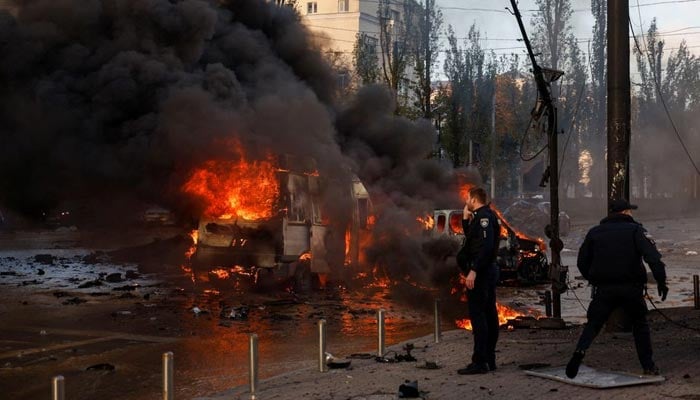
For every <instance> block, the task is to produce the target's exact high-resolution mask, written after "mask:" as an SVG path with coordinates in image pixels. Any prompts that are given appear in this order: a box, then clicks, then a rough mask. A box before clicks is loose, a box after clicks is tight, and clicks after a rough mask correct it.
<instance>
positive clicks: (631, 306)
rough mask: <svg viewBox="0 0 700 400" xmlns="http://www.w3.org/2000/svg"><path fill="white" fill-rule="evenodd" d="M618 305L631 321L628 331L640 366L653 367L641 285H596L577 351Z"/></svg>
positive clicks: (591, 340) (593, 336) (584, 347)
mask: <svg viewBox="0 0 700 400" xmlns="http://www.w3.org/2000/svg"><path fill="white" fill-rule="evenodd" d="M618 307H621V308H622V310H623V311H624V313H625V314H626V315H627V316H628V317H629V318H630V319H631V320H632V334H633V335H634V344H635V346H636V347H637V356H638V357H639V362H640V363H641V364H642V368H645V369H651V368H652V367H653V366H654V361H653V360H652V350H651V334H650V333H649V324H648V323H647V317H646V315H647V311H648V310H647V304H646V302H645V301H644V288H643V286H641V285H636V286H631V285H608V286H597V287H596V288H595V291H594V293H593V300H591V304H590V305H589V306H588V315H587V317H588V323H587V324H586V326H585V327H584V328H583V332H582V333H581V337H580V338H579V340H578V345H577V346H576V349H577V350H582V351H586V350H587V349H588V348H589V347H590V346H591V343H593V339H595V337H596V336H597V335H598V332H600V330H601V329H602V328H603V325H604V324H605V322H606V321H607V320H608V318H609V317H610V314H611V313H612V312H613V311H614V310H615V309H616V308H618Z"/></svg>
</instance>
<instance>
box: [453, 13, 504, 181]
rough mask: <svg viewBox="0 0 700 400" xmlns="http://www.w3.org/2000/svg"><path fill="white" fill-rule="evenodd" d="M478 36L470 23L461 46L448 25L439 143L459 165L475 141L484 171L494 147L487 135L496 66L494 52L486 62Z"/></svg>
mask: <svg viewBox="0 0 700 400" xmlns="http://www.w3.org/2000/svg"><path fill="white" fill-rule="evenodd" d="M480 38H481V34H480V32H479V30H478V29H477V28H476V25H472V26H471V28H470V29H469V34H468V36H467V39H466V40H465V43H464V47H461V46H460V45H459V43H458V40H457V37H456V36H455V33H454V29H453V28H452V26H449V27H448V43H449V48H448V50H447V54H446V56H445V64H444V71H445V75H446V76H447V80H448V86H447V87H446V88H443V89H442V93H441V97H442V107H443V108H444V110H445V112H444V113H445V123H444V127H443V130H442V135H441V138H440V140H441V143H440V144H441V147H442V149H443V150H444V151H445V152H446V153H447V156H448V157H449V158H450V160H451V161H452V164H453V165H454V166H455V167H460V166H463V165H464V164H465V162H466V161H468V156H467V149H468V145H469V141H470V140H472V141H474V142H475V143H477V144H478V145H479V147H480V148H482V149H484V150H485V151H481V152H480V154H479V156H480V157H481V158H482V160H483V161H485V162H484V163H479V165H478V167H479V169H480V171H481V172H482V174H485V173H486V172H487V171H488V167H489V162H490V160H491V158H490V157H491V154H492V150H493V149H492V148H491V141H487V140H486V139H487V137H488V136H489V135H490V134H491V130H492V129H491V118H492V113H493V94H494V79H495V76H496V66H495V62H494V61H493V58H494V56H493V54H492V55H491V59H490V60H489V61H488V62H487V60H486V53H485V52H484V50H483V49H482V48H481V44H480Z"/></svg>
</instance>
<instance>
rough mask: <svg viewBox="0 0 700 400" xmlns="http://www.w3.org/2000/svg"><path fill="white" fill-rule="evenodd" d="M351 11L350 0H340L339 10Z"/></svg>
mask: <svg viewBox="0 0 700 400" xmlns="http://www.w3.org/2000/svg"><path fill="white" fill-rule="evenodd" d="M348 11H350V0H338V12H348Z"/></svg>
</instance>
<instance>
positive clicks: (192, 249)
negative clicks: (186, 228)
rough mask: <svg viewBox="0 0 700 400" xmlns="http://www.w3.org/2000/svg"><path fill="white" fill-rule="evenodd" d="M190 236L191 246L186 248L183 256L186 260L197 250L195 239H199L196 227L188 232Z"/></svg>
mask: <svg viewBox="0 0 700 400" xmlns="http://www.w3.org/2000/svg"><path fill="white" fill-rule="evenodd" d="M190 238H192V246H190V248H189V249H187V251H186V252H185V257H186V258H187V259H188V260H189V259H190V258H192V255H193V254H194V252H195V251H197V240H198V239H199V231H198V230H197V229H194V230H193V231H192V232H190Z"/></svg>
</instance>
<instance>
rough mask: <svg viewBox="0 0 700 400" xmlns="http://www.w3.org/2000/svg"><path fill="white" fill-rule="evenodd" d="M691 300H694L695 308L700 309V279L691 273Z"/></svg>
mask: <svg viewBox="0 0 700 400" xmlns="http://www.w3.org/2000/svg"><path fill="white" fill-rule="evenodd" d="M693 300H695V309H696V310H700V279H698V276H697V275H693Z"/></svg>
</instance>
